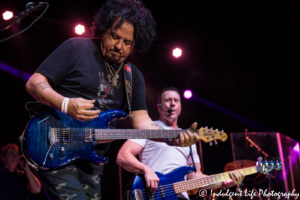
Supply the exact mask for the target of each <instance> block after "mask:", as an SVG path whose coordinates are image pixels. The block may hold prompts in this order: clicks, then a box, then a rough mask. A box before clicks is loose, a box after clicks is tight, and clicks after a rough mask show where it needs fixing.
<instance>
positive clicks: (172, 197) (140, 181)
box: [132, 161, 282, 200]
mask: <svg viewBox="0 0 300 200" xmlns="http://www.w3.org/2000/svg"><path fill="white" fill-rule="evenodd" d="M281 168H282V164H281V163H280V162H277V161H259V162H258V164H257V165H256V166H253V167H248V168H243V169H239V170H235V171H240V172H243V173H244V175H250V174H255V173H257V172H261V173H264V174H267V173H269V172H270V171H272V170H273V169H276V170H280V169H281ZM194 169H195V168H194V167H191V166H184V167H180V168H178V169H176V170H174V171H172V172H170V173H168V174H166V175H163V174H161V173H158V172H156V174H157V176H158V178H159V179H160V180H159V185H158V188H157V190H156V191H155V193H152V192H150V190H149V189H147V188H146V187H145V179H144V175H140V174H138V175H136V176H135V177H134V180H133V184H132V197H133V199H134V200H152V199H155V200H177V194H178V193H182V192H185V191H188V190H194V189H197V188H201V187H205V186H208V185H211V184H214V183H219V182H223V181H227V180H230V179H231V178H230V177H229V172H225V173H221V174H215V175H211V176H208V177H205V178H199V179H191V180H187V181H185V180H184V176H185V175H186V174H188V173H190V172H192V171H194Z"/></svg>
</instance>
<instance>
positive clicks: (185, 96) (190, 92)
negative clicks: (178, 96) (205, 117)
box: [183, 90, 193, 99]
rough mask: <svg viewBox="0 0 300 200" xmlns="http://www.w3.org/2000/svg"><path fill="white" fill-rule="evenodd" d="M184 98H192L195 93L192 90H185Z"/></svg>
mask: <svg viewBox="0 0 300 200" xmlns="http://www.w3.org/2000/svg"><path fill="white" fill-rule="evenodd" d="M183 96H184V98H186V99H190V98H191V97H192V96H193V93H192V91H191V90H185V91H184V93H183Z"/></svg>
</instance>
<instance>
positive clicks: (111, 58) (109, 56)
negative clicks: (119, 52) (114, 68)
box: [104, 52, 122, 64]
mask: <svg viewBox="0 0 300 200" xmlns="http://www.w3.org/2000/svg"><path fill="white" fill-rule="evenodd" d="M104 58H105V60H106V61H107V62H110V63H112V64H119V63H120V62H121V59H122V56H116V55H113V54H111V53H110V52H106V53H105V55H104Z"/></svg>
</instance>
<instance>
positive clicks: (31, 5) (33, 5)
mask: <svg viewBox="0 0 300 200" xmlns="http://www.w3.org/2000/svg"><path fill="white" fill-rule="evenodd" d="M46 5H47V2H34V3H33V2H28V3H27V4H26V9H27V8H31V9H33V8H34V9H38V10H39V9H41V8H43V7H45V6H46Z"/></svg>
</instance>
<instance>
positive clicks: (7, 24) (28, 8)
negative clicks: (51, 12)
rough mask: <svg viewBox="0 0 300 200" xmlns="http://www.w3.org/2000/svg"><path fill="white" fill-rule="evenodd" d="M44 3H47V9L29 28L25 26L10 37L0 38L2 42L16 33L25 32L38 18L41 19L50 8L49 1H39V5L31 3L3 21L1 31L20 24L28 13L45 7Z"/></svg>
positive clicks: (0, 25) (0, 26)
mask: <svg viewBox="0 0 300 200" xmlns="http://www.w3.org/2000/svg"><path fill="white" fill-rule="evenodd" d="M44 5H47V7H46V9H45V10H44V12H43V13H42V14H41V15H40V16H39V17H38V18H36V19H35V20H34V21H33V22H32V23H31V24H30V25H29V26H28V27H27V28H25V29H24V30H22V31H20V32H18V33H16V34H14V35H11V36H10V37H7V38H5V39H2V40H0V42H4V41H6V40H8V39H10V38H12V37H14V36H16V35H19V34H21V33H23V32H25V31H26V30H28V29H29V28H30V27H31V26H32V25H33V24H34V23H35V22H36V21H37V20H39V19H40V18H41V17H42V16H43V15H44V14H45V12H46V11H47V10H48V7H49V4H48V3H47V2H39V3H38V5H35V4H29V6H26V9H25V10H23V11H22V12H20V13H18V14H17V15H16V16H14V17H13V18H12V19H9V20H7V21H5V22H3V23H1V24H0V32H2V31H4V30H6V29H8V28H9V27H11V26H12V25H14V24H17V25H19V24H20V23H21V19H22V18H23V17H25V16H27V15H29V14H30V13H32V12H33V11H35V10H37V9H40V8H41V7H43V6H44Z"/></svg>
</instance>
